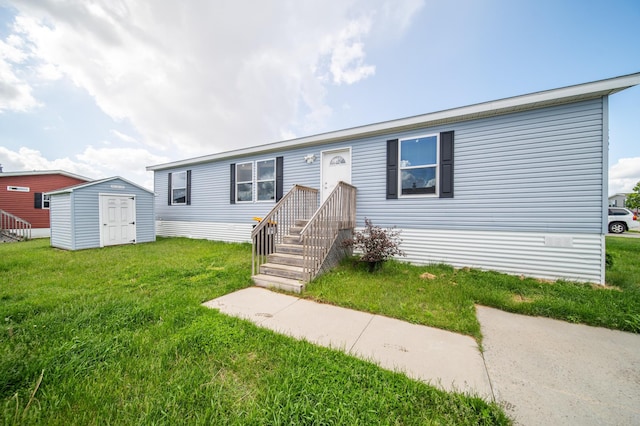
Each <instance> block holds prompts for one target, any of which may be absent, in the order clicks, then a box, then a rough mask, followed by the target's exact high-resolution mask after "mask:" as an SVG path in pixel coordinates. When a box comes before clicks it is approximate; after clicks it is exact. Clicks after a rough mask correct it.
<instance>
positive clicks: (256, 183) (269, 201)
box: [253, 157, 277, 203]
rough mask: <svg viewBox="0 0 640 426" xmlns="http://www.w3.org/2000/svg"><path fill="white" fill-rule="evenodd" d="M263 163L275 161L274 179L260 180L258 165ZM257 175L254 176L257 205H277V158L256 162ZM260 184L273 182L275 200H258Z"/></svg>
mask: <svg viewBox="0 0 640 426" xmlns="http://www.w3.org/2000/svg"><path fill="white" fill-rule="evenodd" d="M262 161H273V179H263V180H258V163H260V162H262ZM254 163H255V167H254V170H255V174H254V179H253V181H254V188H255V190H254V191H253V195H254V201H255V202H256V203H275V202H276V180H277V176H276V174H277V167H276V158H275V157H273V158H263V159H260V160H256V161H255V162H254ZM258 182H273V199H272V200H258Z"/></svg>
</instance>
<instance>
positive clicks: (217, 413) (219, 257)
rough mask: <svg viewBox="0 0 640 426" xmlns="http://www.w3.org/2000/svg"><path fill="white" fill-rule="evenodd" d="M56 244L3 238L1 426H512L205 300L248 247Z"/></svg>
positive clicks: (239, 277) (177, 242)
mask: <svg viewBox="0 0 640 426" xmlns="http://www.w3.org/2000/svg"><path fill="white" fill-rule="evenodd" d="M48 243H49V242H48V240H34V241H29V242H26V243H20V244H2V245H0V321H2V328H1V330H0V424H3V425H12V424H48V425H49V424H52V425H70V424H83V425H85V424H87V425H92V424H171V425H173V424H231V425H233V424H269V425H278V424H350V425H351V424H469V425H471V424H474V425H475V424H508V423H509V420H508V419H507V418H506V417H505V416H504V413H503V412H502V411H501V410H500V409H499V407H497V406H496V405H493V404H487V403H485V402H484V401H482V400H481V399H479V398H473V397H468V396H464V395H460V394H449V393H445V392H442V391H439V390H437V389H435V388H433V387H430V386H427V385H425V384H423V383H419V382H416V381H413V380H410V379H408V378H407V377H405V376H403V375H401V374H396V373H392V372H389V371H386V370H382V369H380V368H378V367H376V366H374V365H372V364H370V363H367V362H364V361H361V360H358V359H355V358H352V357H349V356H347V355H345V354H343V353H341V352H337V351H332V350H330V349H326V348H321V347H316V346H314V345H311V344H309V343H306V342H302V341H296V340H293V339H290V338H287V337H284V336H281V335H278V334H275V333H273V332H271V331H268V330H264V329H261V328H258V327H256V326H254V325H253V324H251V323H249V322H247V321H243V320H240V319H236V318H230V317H227V316H225V315H222V314H220V313H218V312H217V311H215V310H211V309H207V308H204V307H202V306H201V303H202V302H204V301H206V300H209V299H212V298H215V297H218V296H220V295H223V294H226V293H229V292H232V291H235V290H237V289H240V288H244V287H247V286H249V285H251V283H250V278H249V274H250V256H249V253H250V250H249V246H248V245H243V244H225V243H218V242H210V241H200V240H187V239H179V238H175V239H159V240H158V241H157V242H156V243H151V244H140V245H133V246H120V247H110V248H104V249H95V250H85V251H77V252H68V251H61V250H56V249H52V248H50V247H49V246H48ZM345 268H346V267H345ZM390 268H391V270H387V268H385V269H384V273H385V274H388V273H389V272H391V271H392V270H393V268H401V266H400V265H390ZM341 273H342V274H347V275H353V276H358V275H357V273H355V272H349V271H348V270H345V269H342V270H340V271H337V272H336V273H335V274H341ZM333 276H336V275H333ZM338 276H339V275H338ZM329 277H330V276H328V277H327V278H329ZM416 292H418V289H416ZM351 303H352V302H351ZM385 304H390V303H386V302H385ZM449 306H455V305H446V306H442V307H439V308H437V309H436V308H431V309H432V310H433V311H434V312H436V311H438V312H440V313H439V314H438V315H441V314H443V313H444V312H443V311H445V310H447V309H449ZM454 317H455V315H454ZM407 319H411V320H414V318H407ZM452 322H453V323H455V322H458V320H455V319H454V320H452Z"/></svg>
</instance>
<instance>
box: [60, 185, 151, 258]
mask: <svg viewBox="0 0 640 426" xmlns="http://www.w3.org/2000/svg"><path fill="white" fill-rule="evenodd" d="M48 195H49V196H50V200H51V205H50V217H51V246H52V247H58V248H62V249H66V250H81V249H87V248H96V247H105V246H112V245H120V244H135V243H146V242H152V241H155V239H156V232H155V218H154V215H155V213H154V194H153V192H151V191H149V190H148V189H146V188H143V187H141V186H138V185H136V184H134V183H132V182H129V181H128V180H126V179H123V178H121V177H117V176H116V177H111V178H107V179H102V180H98V181H93V182H89V183H85V184H80V185H76V186H71V187H68V188H63V189H60V190H57V191H52V192H49V193H48Z"/></svg>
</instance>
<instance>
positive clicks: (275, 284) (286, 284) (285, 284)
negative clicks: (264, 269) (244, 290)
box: [251, 274, 305, 293]
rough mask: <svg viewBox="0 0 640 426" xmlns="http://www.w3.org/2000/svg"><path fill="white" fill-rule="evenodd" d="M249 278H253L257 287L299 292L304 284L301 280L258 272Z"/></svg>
mask: <svg viewBox="0 0 640 426" xmlns="http://www.w3.org/2000/svg"><path fill="white" fill-rule="evenodd" d="M251 278H253V282H254V283H255V285H257V286H258V287H265V288H276V289H278V290H285V291H291V292H293V293H300V292H301V291H303V290H304V288H305V284H304V283H303V282H302V281H298V280H292V279H289V278H282V277H274V276H273V275H264V274H258V275H254V276H253V277H251Z"/></svg>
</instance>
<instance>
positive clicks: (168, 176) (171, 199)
mask: <svg viewBox="0 0 640 426" xmlns="http://www.w3.org/2000/svg"><path fill="white" fill-rule="evenodd" d="M167 180H168V181H169V190H168V192H169V198H168V200H167V203H168V204H169V205H171V202H172V201H173V197H172V196H171V173H169V174H168V175H167Z"/></svg>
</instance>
